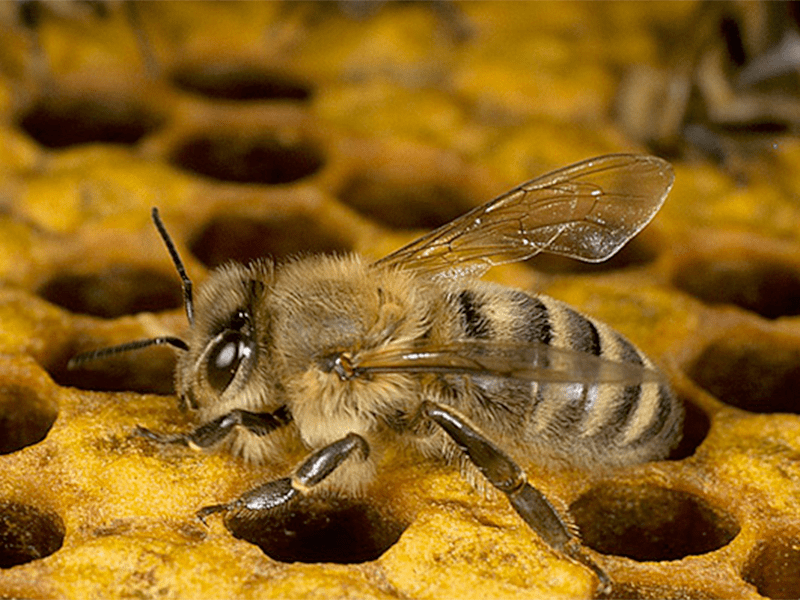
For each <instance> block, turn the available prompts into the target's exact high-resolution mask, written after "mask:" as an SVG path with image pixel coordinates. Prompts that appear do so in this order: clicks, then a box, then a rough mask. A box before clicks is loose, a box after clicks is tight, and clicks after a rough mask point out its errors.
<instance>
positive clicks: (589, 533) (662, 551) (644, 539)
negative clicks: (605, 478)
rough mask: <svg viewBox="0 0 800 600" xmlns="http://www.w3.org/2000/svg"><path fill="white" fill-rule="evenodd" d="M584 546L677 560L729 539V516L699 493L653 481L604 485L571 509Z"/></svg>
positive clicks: (734, 529) (732, 528)
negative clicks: (638, 483) (649, 482)
mask: <svg viewBox="0 0 800 600" xmlns="http://www.w3.org/2000/svg"><path fill="white" fill-rule="evenodd" d="M570 512H571V514H572V516H573V517H574V519H575V522H576V523H577V525H578V527H579V529H580V531H581V538H582V539H583V542H584V544H586V545H587V546H589V547H590V548H593V549H595V550H597V551H598V552H602V553H603V554H614V555H617V556H627V557H628V558H632V559H634V560H638V561H661V560H678V559H680V558H683V557H685V556H690V555H695V554H705V553H706V552H711V551H712V550H716V549H718V548H721V547H722V546H725V545H726V544H728V543H730V541H731V540H733V538H735V537H736V535H737V534H738V533H739V525H738V523H737V522H736V521H735V520H734V519H733V517H732V516H730V515H728V514H727V513H725V512H723V511H722V510H720V509H718V508H716V507H714V506H711V505H710V504H709V503H708V502H706V501H705V500H703V499H702V498H700V497H697V496H694V495H692V494H689V493H686V492H681V491H677V490H670V489H666V488H661V487H656V486H651V485H616V484H610V483H609V484H602V485H599V486H597V487H595V488H592V489H591V490H589V491H588V492H586V493H585V494H583V495H582V496H581V497H580V498H578V500H576V501H575V502H574V503H573V504H572V506H571V507H570Z"/></svg>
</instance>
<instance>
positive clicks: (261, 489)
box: [197, 433, 369, 523]
mask: <svg viewBox="0 0 800 600" xmlns="http://www.w3.org/2000/svg"><path fill="white" fill-rule="evenodd" d="M354 452H358V453H360V454H361V458H363V459H366V458H368V456H369V444H367V441H366V440H365V439H364V438H363V437H361V436H360V435H358V434H356V433H350V434H348V435H346V436H345V437H343V438H342V439H340V440H337V441H335V442H333V443H332V444H329V445H327V446H325V447H324V448H322V449H321V450H318V451H317V452H315V453H314V454H312V455H311V456H309V457H308V458H307V459H306V460H305V461H303V463H302V464H301V465H300V466H299V467H297V469H295V471H294V473H293V474H292V476H291V477H284V478H282V479H275V480H273V481H269V482H267V483H265V484H263V485H260V486H258V487H257V488H253V489H252V490H250V491H249V492H247V493H246V494H244V495H243V496H241V497H239V498H238V499H236V500H234V501H233V502H229V503H228V504H217V505H214V506H206V507H205V508H201V509H200V510H199V511H197V516H198V518H199V519H200V520H201V521H203V522H204V523H205V518H206V517H207V516H208V515H211V514H214V513H218V512H229V511H232V512H238V513H247V512H251V513H259V512H261V511H268V510H271V509H273V508H276V507H278V506H281V505H283V504H286V503H287V502H289V501H290V500H291V499H292V498H294V497H296V496H297V495H298V494H307V493H308V492H309V491H311V489H312V488H314V486H316V485H318V484H319V483H321V482H322V481H324V480H325V478H327V477H328V476H329V475H330V474H331V473H333V472H334V471H335V470H336V468H337V467H339V465H341V464H342V463H343V462H344V461H345V460H347V459H348V458H349V457H350V456H351V455H352V454H353V453H354Z"/></svg>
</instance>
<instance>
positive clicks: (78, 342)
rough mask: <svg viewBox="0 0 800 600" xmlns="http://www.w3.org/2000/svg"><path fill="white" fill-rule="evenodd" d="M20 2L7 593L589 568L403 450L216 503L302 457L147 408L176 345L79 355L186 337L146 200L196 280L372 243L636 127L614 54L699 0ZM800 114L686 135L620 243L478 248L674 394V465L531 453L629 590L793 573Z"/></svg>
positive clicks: (350, 588) (787, 590) (458, 584)
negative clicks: (517, 253) (616, 463)
mask: <svg viewBox="0 0 800 600" xmlns="http://www.w3.org/2000/svg"><path fill="white" fill-rule="evenodd" d="M20 6H22V5H20ZM24 8H25V10H27V11H29V12H28V13H27V14H24V15H20V14H17V12H15V11H18V10H22V9H21V8H17V7H15V6H14V5H10V4H6V5H4V6H3V7H2V11H3V14H2V15H0V17H1V18H2V21H1V22H0V25H1V26H2V27H3V42H2V44H1V45H0V115H1V116H0V136H2V143H0V174H1V175H2V176H1V177H0V190H1V192H0V207H1V210H0V453H1V454H0V473H2V477H1V478H0V597H4V598H5V597H28V598H90V597H102V598H131V597H135V598H176V599H177V598H219V597H237V598H272V597H281V598H285V597H298V598H299V597H303V598H353V597H357V598H419V599H423V598H451V597H452V598H455V597H460V598H487V597H492V598H532V597H536V598H543V597H553V598H589V597H592V596H593V595H594V594H595V582H594V580H593V578H592V576H591V574H590V573H589V572H588V571H587V570H586V569H584V568H582V567H580V566H579V565H576V564H574V563H572V562H570V561H569V560H567V559H565V558H564V557H562V556H560V555H558V554H557V553H555V552H553V551H552V550H551V549H550V548H549V547H548V546H546V545H545V544H544V543H543V542H542V541H541V540H540V539H539V538H538V537H537V536H536V535H535V534H534V533H533V532H532V531H530V530H529V529H528V528H527V527H526V526H525V525H524V524H523V523H522V522H521V521H520V520H519V519H518V517H517V516H516V515H515V514H514V513H513V511H512V510H511V508H510V507H509V505H508V503H507V502H506V500H505V499H504V498H502V497H499V495H496V494H488V495H486V494H483V493H481V492H479V491H476V490H475V489H473V488H472V487H471V486H470V485H469V484H468V483H467V482H465V481H464V480H463V479H462V478H461V477H460V475H459V473H458V472H457V469H454V468H451V467H448V466H446V465H441V464H435V463H428V462H425V461H420V460H418V458H417V457H415V456H413V455H410V454H406V453H405V451H403V450H401V449H398V450H397V451H396V453H395V454H393V455H391V456H387V457H386V459H385V460H384V461H383V463H382V464H381V465H380V471H379V477H378V479H377V482H376V484H375V485H373V486H372V487H371V488H370V489H368V490H367V492H366V493H365V494H364V496H363V497H359V498H355V499H346V498H336V497H313V498H308V499H305V500H304V501H302V502H298V503H297V505H296V506H294V507H293V508H292V510H291V511H285V512H283V513H281V514H279V515H275V516H274V517H271V520H269V521H265V522H264V523H260V524H259V526H258V527H253V526H252V525H251V524H250V523H248V522H237V521H236V520H235V519H228V520H222V519H219V518H214V517H212V518H210V519H209V521H208V526H204V525H203V524H201V523H200V522H199V521H198V520H197V519H196V518H195V511H196V510H197V509H198V508H200V507H202V506H206V505H209V504H214V503H218V502H225V501H229V500H231V499H233V498H235V497H237V496H238V495H239V494H241V493H243V492H244V491H246V490H248V489H250V488H252V487H254V486H255V485H258V484H260V483H262V482H264V481H266V480H269V479H272V478H275V477H278V476H283V475H284V474H285V473H287V470H288V469H289V468H290V467H291V465H292V464H294V463H295V462H296V461H297V460H298V459H299V458H300V456H297V455H288V456H286V459H285V462H284V463H282V464H274V465H273V464H269V465H264V466H258V467H254V466H251V465H246V464H244V463H242V462H241V461H240V460H238V459H235V458H233V457H231V456H229V455H227V454H226V453H222V452H193V451H191V450H189V449H187V448H183V447H174V448H172V447H169V448H163V447H157V446H155V445H153V444H152V443H148V442H147V440H144V439H142V438H139V437H136V436H134V435H133V430H134V428H135V427H136V426H137V425H142V426H145V427H148V428H151V429H153V430H157V431H186V430H188V429H189V428H190V427H191V425H192V424H191V422H190V421H189V420H188V419H189V417H187V416H186V415H185V414H184V413H181V412H180V411H179V410H178V408H177V406H176V402H175V399H174V397H173V396H172V393H173V383H172V371H173V368H174V365H175V359H174V354H173V352H172V351H171V350H169V349H166V348H150V349H147V350H142V351H140V352H130V353H126V354H121V355H118V356H115V357H112V358H109V359H107V360H103V361H95V362H90V363H85V364H84V365H82V366H81V367H80V368H78V369H75V370H68V369H67V368H66V363H67V361H68V360H69V358H70V357H71V356H73V355H75V354H76V353H78V352H81V351H85V350H89V349H93V348H97V347H102V346H108V345H112V344H118V343H122V342H125V341H130V340H134V339H140V338H144V337H152V336H157V335H164V334H176V335H181V334H182V333H185V331H186V328H187V325H186V322H185V316H184V314H183V309H182V300H181V291H180V286H179V280H178V277H177V275H176V274H175V273H174V268H173V266H172V263H171V261H170V260H169V257H168V255H167V253H166V251H165V249H164V248H163V246H162V244H161V243H160V240H159V239H158V236H157V233H156V232H155V230H154V228H153V227H152V224H151V222H150V221H149V213H150V207H152V206H158V207H159V208H160V210H161V215H162V218H163V220H164V221H165V223H166V226H167V228H168V229H169V231H170V232H171V234H172V236H173V238H174V240H175V243H176V245H177V248H178V250H179V252H180V253H181V255H182V256H183V259H184V261H185V262H186V266H187V270H188V273H189V275H190V276H191V277H192V279H193V280H194V282H195V284H199V283H201V282H202V281H203V280H204V279H205V278H206V277H207V276H208V273H209V271H210V270H211V269H213V268H214V267H216V266H218V265H220V264H222V263H224V262H225V261H228V260H236V261H242V262H245V261H248V260H251V259H253V258H255V257H259V256H264V255H271V256H274V257H277V258H283V257H286V256H291V255H294V254H297V253H317V252H346V251H356V252H361V253H363V254H365V255H367V256H370V257H374V258H377V257H380V256H382V255H384V254H386V253H387V252H389V251H391V250H392V249H394V248H397V247H398V246H400V245H401V244H402V243H404V242H407V241H410V240H411V239H413V238H414V237H415V236H416V235H418V234H419V233H420V232H422V231H424V230H428V229H430V228H432V227H435V226H437V225H440V224H442V223H445V222H447V221H448V220H450V219H452V218H453V217H455V216H457V215H458V214H460V213H462V212H463V211H464V210H466V209H468V208H470V207H472V206H475V205H478V204H480V203H483V202H485V201H487V200H488V199H490V198H492V197H493V196H495V195H497V194H499V193H501V192H503V191H505V190H506V189H508V188H510V187H511V186H512V185H515V184H517V183H519V182H521V181H524V180H527V179H530V178H531V177H533V176H535V175H538V174H541V173H544V172H546V171H549V170H551V169H554V168H557V167H559V166H562V165H565V164H568V163H571V162H574V161H577V160H580V159H583V158H586V157H589V156H594V155H599V154H604V153H609V152H631V151H633V152H645V151H648V148H647V147H645V146H644V145H643V142H642V141H637V140H636V139H635V136H634V135H633V134H631V133H630V132H629V131H628V130H626V129H625V128H624V127H623V126H621V125H620V120H619V119H618V118H616V117H615V110H618V109H615V107H617V106H619V104H618V102H619V96H618V89H619V81H620V77H621V74H623V73H626V72H629V71H628V69H631V68H633V67H637V68H641V67H647V68H650V69H654V70H658V69H661V70H664V69H667V68H669V67H668V66H669V64H671V63H670V61H669V60H668V57H667V56H666V50H665V42H666V41H668V40H675V39H681V36H682V35H683V32H684V31H685V29H684V28H686V27H687V24H689V23H691V21H692V18H693V15H694V14H695V13H694V12H693V11H695V6H693V5H691V4H687V3H666V4H661V3H647V4H640V3H621V4H616V3H612V4H607V3H601V4H594V3H588V4H584V3H559V4H548V3H532V4H527V3H513V4H505V3H465V4H461V3H457V4H449V3H444V2H439V3H409V4H403V3H399V4H394V3H378V4H366V5H362V4H360V3H355V2H351V3H347V2H343V3H336V4H315V3H300V4H291V3H286V4H283V3H265V4H262V3H249V2H248V3H228V2H226V3H189V2H179V3H167V2H160V3H145V4H133V3H125V4H122V3H121V4H114V3H109V4H101V5H98V6H97V7H96V11H97V12H91V11H89V12H87V9H86V6H85V5H83V4H81V3H74V4H71V5H70V4H62V5H58V6H53V5H46V4H42V5H38V4H31V5H25V7H24ZM34 8H35V11H34V12H35V14H34V13H33V12H30V11H33V9H34ZM737 10H738V9H737ZM743 10H744V9H743ZM748 10H749V9H748ZM733 14H734V16H735V15H736V14H738V13H736V12H734V13H733ZM726 31H727V30H726ZM793 85H794V86H795V87H794V88H791V89H792V90H796V82H794V84H793ZM726 89H727V88H726ZM628 91H630V90H628ZM765 93H768V92H765ZM782 106H783V107H784V109H785V111H784V112H786V111H788V110H789V109H788V108H786V107H787V106H789V108H791V106H792V105H791V104H789V105H787V104H786V103H784V104H783V105H782ZM794 106H796V105H794ZM700 112H702V111H700ZM695 114H697V112H695ZM794 114H795V115H797V114H798V113H794ZM638 118H639V121H646V120H647V114H644V115H638ZM793 131H794V129H793V125H792V124H791V123H789V124H788V125H787V126H785V127H782V128H772V129H769V130H768V131H763V130H762V131H761V133H762V134H764V135H766V138H767V142H768V143H767V144H760V143H757V142H758V140H754V139H753V138H751V137H746V136H745V137H746V139H744V141H741V143H740V144H738V145H736V148H737V153H736V154H735V158H736V160H718V158H719V157H718V156H714V155H713V153H708V152H703V151H697V150H696V145H695V150H690V151H686V152H678V151H676V150H675V147H674V146H673V147H672V150H673V151H674V152H675V154H674V156H673V157H672V158H673V162H674V166H675V171H676V184H675V187H674V189H673V191H672V193H671V195H670V197H669V198H668V200H667V202H666V204H665V206H664V208H663V210H662V211H661V213H660V214H659V215H658V216H657V218H656V219H655V221H654V222H653V223H652V224H651V225H650V226H649V227H648V228H647V229H646V230H645V231H644V232H643V233H642V234H640V236H639V237H638V238H636V239H635V240H634V241H633V242H632V243H631V244H630V245H629V246H628V247H627V248H626V249H625V250H623V251H622V252H621V253H620V254H618V255H617V256H616V257H615V258H613V259H612V260H611V261H609V262H608V263H605V264H602V265H598V266H594V267H590V266H587V265H582V264H581V265H579V264H575V263H573V262H571V261H568V260H565V259H564V260H562V259H553V258H551V257H537V258H536V259H534V260H531V261H528V262H527V263H525V264H517V265H509V266H504V267H500V268H497V269H495V270H493V271H492V272H490V273H489V274H488V275H487V277H489V278H491V279H493V280H496V281H499V282H501V283H505V284H508V285H513V286H516V287H518V288H522V289H526V290H530V291H536V292H543V293H546V294H549V295H551V296H554V297H556V298H559V299H561V300H564V301H566V302H568V303H570V304H572V305H573V306H575V307H577V308H579V309H580V310H582V311H584V312H586V313H588V314H590V315H592V316H594V317H597V318H599V319H601V320H603V321H606V322H608V323H609V324H611V325H612V326H614V327H615V328H617V329H618V330H619V331H621V332H622V333H624V334H625V335H627V336H628V337H630V338H631V339H632V340H633V341H635V343H636V344H637V345H638V346H639V347H641V348H642V349H643V350H644V351H646V352H647V353H648V354H649V355H650V356H652V357H653V358H654V360H655V361H656V362H658V363H659V364H660V365H661V366H662V367H663V369H664V371H665V372H666V374H667V375H668V377H669V379H670V381H671V382H672V384H673V385H674V387H675V389H676V391H677V393H678V394H679V396H680V397H681V398H682V399H683V401H684V402H685V405H686V410H687V418H686V422H685V425H684V436H683V441H682V443H681V445H680V446H679V447H678V448H677V449H676V450H675V451H674V452H673V453H672V455H671V456H670V457H669V459H668V460H665V461H661V462H656V463H650V464H644V465H638V466H633V467H627V468H622V469H618V470H615V471H608V472H589V473H587V472H581V471H577V470H575V471H563V472H562V471H558V472H550V471H544V470H543V469H541V468H539V467H537V465H536V461H535V457H531V462H530V464H526V465H525V467H526V470H527V472H528V475H529V478H530V480H531V482H532V483H533V484H534V485H535V486H536V487H537V488H539V489H540V490H542V491H543V492H544V493H546V494H547V495H548V497H549V498H551V499H552V500H553V502H555V503H556V504H557V505H558V506H560V507H561V508H562V509H564V510H568V511H569V513H570V514H571V515H572V518H573V519H574V521H575V524H576V525H577V527H578V528H579V530H580V532H581V536H582V539H583V542H584V544H585V546H586V547H587V549H588V550H587V551H588V552H589V553H590V554H591V556H592V557H593V558H594V559H595V560H596V561H597V562H598V563H599V564H601V565H602V566H603V568H604V569H606V570H607V572H608V573H609V574H610V576H611V577H612V579H613V580H614V589H613V590H612V596H614V597H619V598H754V599H755V598H797V597H800V418H798V412H800V400H799V399H798V389H800V203H799V202H798V201H797V199H798V195H800V168H798V167H800V141H798V139H797V137H796V136H793V135H792V132H793ZM739 133H742V134H743V135H744V134H746V133H747V132H739ZM734 138H735V136H734ZM731 139H733V138H732V137H731V136H730V135H729V136H727V137H726V138H725V140H726V143H727V144H729V143H730V141H731ZM761 141H763V140H761ZM730 156H731V154H730V153H728V154H726V155H725V157H728V158H730ZM795 386H797V387H795Z"/></svg>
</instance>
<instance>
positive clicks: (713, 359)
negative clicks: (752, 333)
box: [687, 338, 800, 414]
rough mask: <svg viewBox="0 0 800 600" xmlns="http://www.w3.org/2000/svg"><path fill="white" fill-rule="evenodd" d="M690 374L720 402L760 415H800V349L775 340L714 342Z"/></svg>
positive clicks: (696, 361) (692, 366) (705, 350)
mask: <svg viewBox="0 0 800 600" xmlns="http://www.w3.org/2000/svg"><path fill="white" fill-rule="evenodd" d="M687 372H688V374H689V377H691V378H692V379H693V380H694V381H695V382H696V383H697V384H698V385H699V386H700V387H702V388H703V389H704V390H706V391H707V392H709V393H710V394H712V395H713V396H715V397H716V398H717V399H719V400H721V401H722V402H725V403H726V404H729V405H731V406H736V407H738V408H742V409H744V410H749V411H751V412H757V413H773V412H786V413H795V414H796V413H798V412H800V404H798V402H797V390H798V389H800V348H792V347H787V346H782V345H781V344H780V343H777V342H776V341H774V340H768V339H757V338H752V339H750V340H748V341H746V342H745V341H743V340H742V339H740V338H734V339H721V340H717V341H716V342H712V343H711V344H710V345H709V346H708V347H706V348H705V349H704V350H703V352H702V353H701V354H700V356H699V357H698V358H697V359H696V360H695V361H694V362H693V363H692V364H691V365H689V367H688V369H687Z"/></svg>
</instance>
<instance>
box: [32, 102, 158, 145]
mask: <svg viewBox="0 0 800 600" xmlns="http://www.w3.org/2000/svg"><path fill="white" fill-rule="evenodd" d="M162 122H163V117H162V116H161V115H158V114H156V113H155V112H153V111H152V110H150V109H148V108H147V107H146V106H145V105H144V104H142V103H139V102H137V101H134V100H132V99H130V98H125V97H121V96H108V95H100V96H97V97H92V96H89V95H86V96H80V95H65V96H60V95H52V96H46V97H44V98H42V99H41V100H39V101H38V102H36V103H35V104H33V106H31V107H30V108H29V109H28V110H27V111H25V112H24V113H22V114H21V115H20V116H19V117H18V119H17V123H18V125H19V126H20V127H21V128H22V129H23V130H24V131H25V132H26V133H27V134H28V135H29V136H31V137H32V138H33V139H34V140H36V141H37V142H39V143H40V144H41V145H42V146H46V147H47V148H54V149H58V148H67V147H69V146H77V145H80V144H93V143H108V144H126V145H132V144H136V143H137V142H138V141H139V140H140V139H142V138H143V137H144V136H146V135H148V134H149V133H151V132H152V131H154V130H155V129H157V128H158V127H159V126H160V125H161V123H162Z"/></svg>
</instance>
